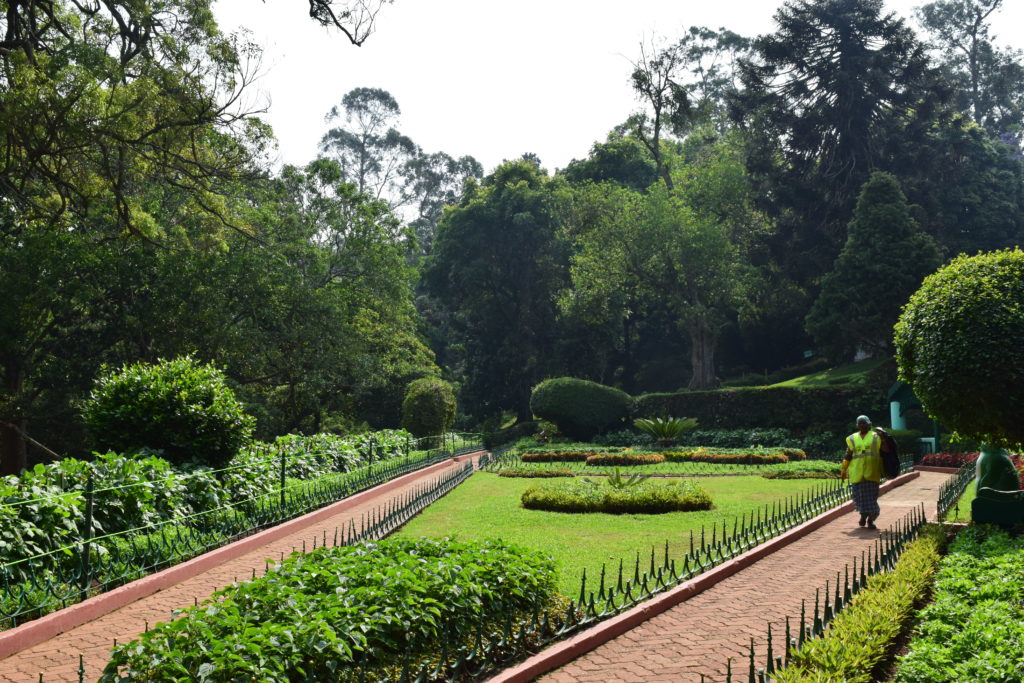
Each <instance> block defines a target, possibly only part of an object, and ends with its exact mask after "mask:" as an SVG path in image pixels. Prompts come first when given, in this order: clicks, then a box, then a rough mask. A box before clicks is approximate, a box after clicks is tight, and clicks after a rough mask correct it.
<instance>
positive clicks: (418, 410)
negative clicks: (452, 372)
mask: <svg viewBox="0 0 1024 683" xmlns="http://www.w3.org/2000/svg"><path fill="white" fill-rule="evenodd" d="M453 424H455V392H454V391H453V390H452V386H451V385H450V384H448V382H445V381H444V380H443V379H438V378H437V377H423V378H421V379H418V380H415V381H413V382H410V383H409V386H408V388H406V390H405V400H404V401H402V427H404V428H405V429H407V430H409V431H410V432H411V433H412V435H413V436H417V437H424V436H436V435H439V434H444V433H445V432H447V431H448V430H449V429H451V427H452V425H453Z"/></svg>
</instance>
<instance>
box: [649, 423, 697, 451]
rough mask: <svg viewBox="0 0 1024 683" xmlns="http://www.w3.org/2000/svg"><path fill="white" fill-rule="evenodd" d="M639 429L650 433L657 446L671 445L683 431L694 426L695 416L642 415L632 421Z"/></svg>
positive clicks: (695, 424)
mask: <svg viewBox="0 0 1024 683" xmlns="http://www.w3.org/2000/svg"><path fill="white" fill-rule="evenodd" d="M633 426H634V427H636V428H637V429H639V430H640V431H642V432H644V433H646V434H650V435H651V436H653V437H654V439H655V441H657V442H658V445H659V446H671V445H672V444H674V443H675V442H676V441H678V440H679V437H680V436H682V435H683V434H684V433H686V432H688V431H690V430H691V429H694V428H696V426H697V418H695V417H650V418H648V417H642V418H640V419H638V420H635V421H634V422H633Z"/></svg>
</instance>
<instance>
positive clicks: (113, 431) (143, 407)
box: [82, 356, 253, 467]
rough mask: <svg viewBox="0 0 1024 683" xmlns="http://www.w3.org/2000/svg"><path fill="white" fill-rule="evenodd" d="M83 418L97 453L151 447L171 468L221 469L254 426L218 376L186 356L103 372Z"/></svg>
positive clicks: (207, 367) (84, 410) (222, 376)
mask: <svg viewBox="0 0 1024 683" xmlns="http://www.w3.org/2000/svg"><path fill="white" fill-rule="evenodd" d="M82 413H83V417H84V419H85V423H86V425H87V426H88V428H89V432H90V434H91V436H92V439H93V442H94V443H95V444H96V445H97V446H99V447H100V448H104V449H112V450H117V451H123V452H130V451H135V450H139V449H141V448H150V449H154V450H159V451H163V455H164V457H165V458H167V460H169V461H171V462H172V463H176V464H180V463H183V462H187V461H189V460H198V461H200V462H205V463H208V464H209V465H211V466H213V467H222V466H223V465H225V464H226V463H227V462H228V461H229V460H230V459H231V458H232V457H234V455H235V454H236V453H237V452H238V450H239V448H241V446H242V444H243V443H245V441H246V439H248V438H249V435H250V433H251V432H252V427H253V419H252V418H251V417H250V416H248V415H246V414H245V411H244V410H243V408H242V404H241V403H239V402H238V400H237V399H236V398H235V395H234V393H232V391H231V389H229V388H228V386H227V384H226V383H225V381H224V375H223V373H222V372H221V371H220V370H218V369H217V368H216V367H214V366H213V365H208V364H204V363H199V362H197V361H195V360H194V359H192V357H191V356H182V357H180V358H176V359H174V360H164V361H160V362H158V363H156V364H153V365H151V364H149V363H135V364H132V365H127V366H125V367H123V368H121V369H120V370H118V371H115V372H107V373H105V374H104V375H103V376H101V377H100V378H99V379H97V380H96V385H95V387H94V388H93V391H92V394H91V395H90V397H89V400H88V401H86V403H85V405H84V406H83V410H82Z"/></svg>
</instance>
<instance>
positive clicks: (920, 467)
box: [914, 465, 960, 474]
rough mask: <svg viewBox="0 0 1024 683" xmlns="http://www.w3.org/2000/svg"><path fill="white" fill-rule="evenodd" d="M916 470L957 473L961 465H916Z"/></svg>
mask: <svg viewBox="0 0 1024 683" xmlns="http://www.w3.org/2000/svg"><path fill="white" fill-rule="evenodd" d="M914 471H915V472H938V473H940V474H956V473H957V472H959V471H960V468H959V467H936V466H934V465H914Z"/></svg>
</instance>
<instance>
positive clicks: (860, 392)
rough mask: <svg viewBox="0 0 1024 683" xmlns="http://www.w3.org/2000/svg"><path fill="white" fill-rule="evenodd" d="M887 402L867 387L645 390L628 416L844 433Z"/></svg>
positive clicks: (718, 426)
mask: <svg viewBox="0 0 1024 683" xmlns="http://www.w3.org/2000/svg"><path fill="white" fill-rule="evenodd" d="M886 411H888V402H887V400H886V397H885V396H884V395H883V394H882V392H880V391H877V390H872V389H863V388H857V389H849V388H842V389H840V388H837V389H831V388H828V389H826V388H814V389H799V388H796V387H770V388H750V389H735V390H728V389H727V390H720V391H683V392H678V393H671V394H669V393H659V394H644V395H643V396H638V397H637V398H636V399H635V400H634V403H633V417H659V416H662V415H685V416H687V417H694V418H696V419H697V420H698V422H700V425H701V427H702V429H709V428H715V429H739V428H744V427H746V428H753V427H762V426H763V425H786V426H787V427H789V428H790V429H824V430H826V431H833V432H836V433H842V434H845V433H848V432H852V431H853V429H854V426H855V425H854V423H853V420H854V418H855V417H856V416H857V415H860V414H862V413H867V414H868V415H872V414H874V415H882V414H883V413H885V412H886Z"/></svg>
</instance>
